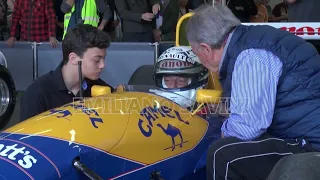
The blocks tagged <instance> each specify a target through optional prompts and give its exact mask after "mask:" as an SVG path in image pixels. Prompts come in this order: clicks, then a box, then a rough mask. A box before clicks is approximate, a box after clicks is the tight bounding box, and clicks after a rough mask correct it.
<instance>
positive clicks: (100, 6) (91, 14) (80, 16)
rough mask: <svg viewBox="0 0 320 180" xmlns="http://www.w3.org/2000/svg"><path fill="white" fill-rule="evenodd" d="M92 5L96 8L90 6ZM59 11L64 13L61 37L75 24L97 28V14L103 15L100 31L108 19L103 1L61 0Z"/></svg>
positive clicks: (108, 12)
mask: <svg viewBox="0 0 320 180" xmlns="http://www.w3.org/2000/svg"><path fill="white" fill-rule="evenodd" d="M92 4H95V5H96V6H92ZM80 9H81V10H80ZM61 10H62V12H64V13H65V17H64V33H63V37H64V36H65V34H66V33H67V31H68V30H69V29H72V28H74V27H75V26H76V25H77V24H90V25H92V26H94V27H98V24H99V15H98V12H100V13H103V20H102V22H101V23H100V25H99V27H98V29H100V30H103V29H104V27H105V26H106V25H107V23H108V19H109V17H110V11H106V4H105V2H104V0H77V1H76V0H63V2H62V4H61ZM82 10H84V11H82Z"/></svg>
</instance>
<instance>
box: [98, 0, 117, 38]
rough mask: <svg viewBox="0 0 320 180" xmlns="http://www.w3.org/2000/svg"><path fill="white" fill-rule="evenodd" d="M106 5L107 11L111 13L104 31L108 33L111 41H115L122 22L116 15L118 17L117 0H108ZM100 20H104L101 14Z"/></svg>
mask: <svg viewBox="0 0 320 180" xmlns="http://www.w3.org/2000/svg"><path fill="white" fill-rule="evenodd" d="M105 4H106V6H107V7H106V8H107V10H106V11H109V14H110V15H109V19H108V20H107V25H106V26H105V27H104V29H103V30H104V31H105V32H107V33H108V34H109V36H110V38H111V41H115V40H116V28H117V27H118V25H119V23H120V20H119V17H118V16H115V14H116V15H117V14H118V13H117V8H116V4H115V0H106V1H105ZM99 16H100V19H102V18H101V17H102V16H103V14H102V13H99ZM101 23H102V21H101V20H100V24H101Z"/></svg>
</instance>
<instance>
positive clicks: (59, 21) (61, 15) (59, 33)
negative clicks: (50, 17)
mask: <svg viewBox="0 0 320 180" xmlns="http://www.w3.org/2000/svg"><path fill="white" fill-rule="evenodd" d="M61 4H62V0H55V10H56V17H57V19H56V25H57V26H56V27H57V30H56V37H57V40H58V41H62V37H63V21H64V13H63V12H62V11H61V8H60V6H61Z"/></svg>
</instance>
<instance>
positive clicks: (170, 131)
mask: <svg viewBox="0 0 320 180" xmlns="http://www.w3.org/2000/svg"><path fill="white" fill-rule="evenodd" d="M157 126H158V127H159V128H160V129H161V130H162V131H163V132H164V133H165V134H166V135H168V136H170V137H171V140H172V148H171V151H173V150H174V149H175V148H176V142H175V140H174V138H175V137H176V136H178V135H179V136H180V139H181V143H180V147H182V145H183V137H182V134H181V130H180V129H178V128H176V127H174V126H172V125H171V124H168V127H167V129H165V128H164V127H163V126H162V125H161V124H157Z"/></svg>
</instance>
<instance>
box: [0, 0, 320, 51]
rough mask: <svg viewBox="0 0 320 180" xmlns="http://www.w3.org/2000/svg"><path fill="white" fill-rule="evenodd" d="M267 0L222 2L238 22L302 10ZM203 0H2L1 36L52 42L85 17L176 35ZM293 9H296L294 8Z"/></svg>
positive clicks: (140, 35)
mask: <svg viewBox="0 0 320 180" xmlns="http://www.w3.org/2000/svg"><path fill="white" fill-rule="evenodd" d="M215 1H221V0H215ZM269 1H270V0H226V5H227V6H228V8H229V9H230V10H231V11H232V12H233V13H234V15H235V16H236V17H237V18H238V19H239V20H240V21H241V22H283V21H297V19H295V17H294V15H293V14H296V16H297V17H301V16H302V15H301V13H300V15H299V13H291V14H292V15H291V20H290V19H288V14H290V13H288V4H290V2H291V1H295V0H282V1H281V2H280V3H279V4H277V5H275V6H274V8H271V6H270V5H269ZM319 2H320V1H319ZM203 3H212V2H211V0H209V1H206V0H130V1H129V0H117V1H115V0H79V1H75V0H54V1H51V0H34V1H25V0H7V2H5V1H4V0H1V4H0V5H1V6H0V38H1V39H0V40H2V41H7V44H8V45H9V46H12V44H13V43H14V42H15V41H36V42H44V41H46V42H48V41H49V42H50V44H51V45H52V46H53V47H56V46H57V42H58V41H62V39H63V37H64V34H65V33H66V31H67V30H68V29H70V28H73V27H75V25H76V24H79V23H85V24H87V23H89V24H91V25H94V26H96V27H98V28H99V29H100V30H104V31H106V32H107V33H108V34H109V36H110V37H111V40H112V41H123V42H154V41H157V42H159V41H175V29H176V24H177V22H178V20H179V18H180V17H181V16H183V15H184V14H186V13H188V12H192V11H193V10H194V9H196V8H198V7H199V6H200V5H201V4H203ZM299 3H300V2H299ZM308 3H309V6H311V7H316V5H315V4H312V3H311V1H308ZM300 4H301V3H300ZM290 5H291V4H290ZM93 6H95V7H94V8H93ZM291 6H293V5H291ZM30 9H31V11H30ZM292 9H294V7H292ZM300 9H301V8H300ZM86 10H88V11H90V12H93V13H96V14H97V17H98V20H91V21H90V22H89V21H88V20H83V19H84V18H83V16H84V11H86ZM294 10H295V11H297V12H298V11H299V10H297V8H295V9H294ZM309 12H310V11H309ZM304 14H306V12H304ZM315 16H316V15H315ZM79 19H80V21H79ZM81 21H82V22H81ZM95 21H96V22H95ZM298 21H299V20H298ZM306 21H308V20H306Z"/></svg>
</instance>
